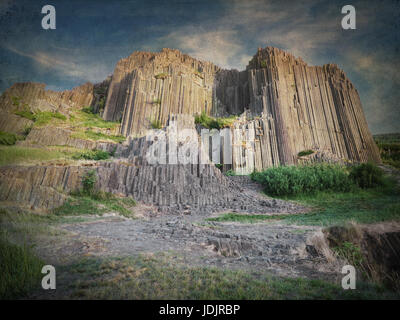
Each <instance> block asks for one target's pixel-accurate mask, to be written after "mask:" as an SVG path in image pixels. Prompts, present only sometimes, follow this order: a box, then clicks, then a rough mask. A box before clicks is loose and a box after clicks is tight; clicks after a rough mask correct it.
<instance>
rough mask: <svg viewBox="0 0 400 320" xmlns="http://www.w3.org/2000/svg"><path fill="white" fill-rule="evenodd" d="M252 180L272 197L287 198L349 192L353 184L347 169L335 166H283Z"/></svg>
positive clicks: (256, 175) (258, 175)
mask: <svg viewBox="0 0 400 320" xmlns="http://www.w3.org/2000/svg"><path fill="white" fill-rule="evenodd" d="M250 176H251V178H252V179H253V180H254V181H257V182H259V183H261V184H262V185H263V186H264V188H265V189H264V191H265V192H266V193H267V194H270V195H276V196H286V195H298V194H302V193H314V192H317V191H336V192H344V191H349V190H351V188H352V187H353V185H354V184H353V182H352V180H351V179H349V176H348V173H347V170H346V168H345V167H343V166H340V165H333V164H313V165H304V166H281V167H276V168H270V169H267V170H265V171H262V172H253V173H252V174H251V175H250Z"/></svg>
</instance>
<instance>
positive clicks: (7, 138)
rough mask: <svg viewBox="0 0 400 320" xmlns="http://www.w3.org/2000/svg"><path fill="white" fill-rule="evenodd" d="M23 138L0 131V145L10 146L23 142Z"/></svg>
mask: <svg viewBox="0 0 400 320" xmlns="http://www.w3.org/2000/svg"><path fill="white" fill-rule="evenodd" d="M23 139H24V137H21V136H19V135H16V134H14V133H8V132H3V131H0V144H4V145H6V146H11V145H13V144H15V143H16V142H17V141H18V140H23Z"/></svg>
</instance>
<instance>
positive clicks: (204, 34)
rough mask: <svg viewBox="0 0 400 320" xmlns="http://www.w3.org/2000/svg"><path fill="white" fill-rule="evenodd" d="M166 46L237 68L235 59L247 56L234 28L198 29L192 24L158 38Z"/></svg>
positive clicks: (219, 64)
mask: <svg viewBox="0 0 400 320" xmlns="http://www.w3.org/2000/svg"><path fill="white" fill-rule="evenodd" d="M158 41H159V42H160V43H161V44H165V45H166V46H169V47H171V46H175V47H177V48H179V49H181V50H182V51H184V52H185V53H187V54H189V55H191V56H193V57H195V58H197V59H200V60H205V61H210V62H212V63H215V64H216V65H218V66H220V67H223V68H228V69H230V68H235V67H236V68H237V67H238V63H237V61H242V60H243V59H244V58H247V56H246V55H244V54H243V53H242V48H243V47H242V45H241V43H240V40H239V38H238V36H237V33H236V32H235V31H234V30H228V29H225V30H215V31H206V30H199V29H196V28H194V27H192V26H190V27H185V28H182V29H180V30H177V31H173V32H171V33H169V34H168V35H166V36H164V37H161V38H160V39H159V40H158Z"/></svg>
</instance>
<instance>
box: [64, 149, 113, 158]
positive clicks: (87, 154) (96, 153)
mask: <svg viewBox="0 0 400 320" xmlns="http://www.w3.org/2000/svg"><path fill="white" fill-rule="evenodd" d="M109 158H110V153H109V152H108V151H102V150H86V151H82V152H78V153H75V154H74V155H73V156H72V159H75V160H79V159H85V160H107V159H109Z"/></svg>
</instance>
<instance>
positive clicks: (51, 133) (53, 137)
mask: <svg viewBox="0 0 400 320" xmlns="http://www.w3.org/2000/svg"><path fill="white" fill-rule="evenodd" d="M17 144H18V145H20V146H33V147H40V146H69V147H74V148H78V149H89V150H92V149H97V150H104V151H109V152H113V151H114V150H115V149H116V148H117V145H118V144H117V143H114V142H111V141H92V140H85V139H78V138H74V137H73V132H72V131H71V130H68V129H64V128H56V127H52V126H47V127H41V128H33V129H32V130H31V131H30V133H29V135H28V136H27V137H26V139H25V140H23V141H18V142H17Z"/></svg>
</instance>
